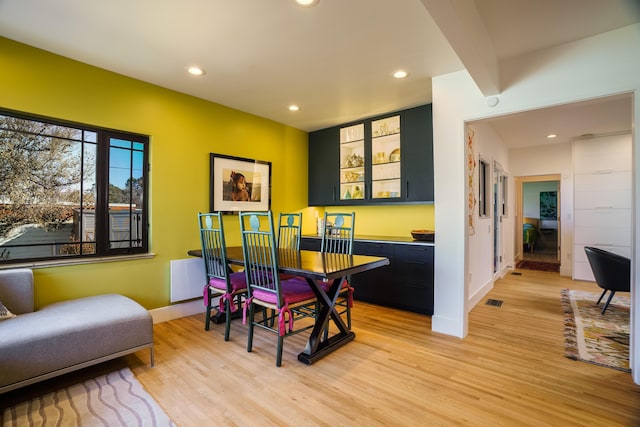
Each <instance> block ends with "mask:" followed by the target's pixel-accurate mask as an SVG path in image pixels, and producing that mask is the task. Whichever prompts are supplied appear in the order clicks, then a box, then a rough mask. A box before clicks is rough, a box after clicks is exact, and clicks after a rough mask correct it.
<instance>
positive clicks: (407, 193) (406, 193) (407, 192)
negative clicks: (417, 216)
mask: <svg viewBox="0 0 640 427" xmlns="http://www.w3.org/2000/svg"><path fill="white" fill-rule="evenodd" d="M405 188H406V191H405V197H409V181H407V182H406V185H405Z"/></svg>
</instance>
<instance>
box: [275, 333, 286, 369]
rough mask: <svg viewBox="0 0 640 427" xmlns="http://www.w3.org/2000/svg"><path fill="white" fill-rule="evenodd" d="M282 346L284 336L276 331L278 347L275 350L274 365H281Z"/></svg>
mask: <svg viewBox="0 0 640 427" xmlns="http://www.w3.org/2000/svg"><path fill="white" fill-rule="evenodd" d="M282 347H284V337H283V336H281V335H280V334H279V333H278V349H277V350H276V366H281V365H282Z"/></svg>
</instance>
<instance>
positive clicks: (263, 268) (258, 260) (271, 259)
mask: <svg viewBox="0 0 640 427" xmlns="http://www.w3.org/2000/svg"><path fill="white" fill-rule="evenodd" d="M239 217H240V232H241V234H242V250H243V253H244V266H245V273H246V276H247V288H248V289H249V295H250V296H251V295H252V292H253V291H254V290H255V289H262V290H264V291H267V292H272V293H275V294H276V295H277V298H278V301H279V302H280V303H282V296H281V292H280V283H279V277H278V257H277V256H276V239H275V234H274V226H273V217H272V214H271V211H269V212H241V213H240V214H239ZM261 228H262V229H261Z"/></svg>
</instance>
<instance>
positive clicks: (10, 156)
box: [0, 111, 148, 263]
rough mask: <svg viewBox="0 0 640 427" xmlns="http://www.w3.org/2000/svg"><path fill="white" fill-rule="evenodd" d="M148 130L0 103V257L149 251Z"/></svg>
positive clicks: (2, 259) (19, 259)
mask: <svg viewBox="0 0 640 427" xmlns="http://www.w3.org/2000/svg"><path fill="white" fill-rule="evenodd" d="M147 153H148V137H146V136H140V135H134V134H128V133H123V132H115V131H110V130H103V129H98V128H94V127H90V126H85V125H77V124H68V123H62V122H56V121H53V120H48V119H41V118H34V117H29V116H27V115H23V114H16V113H13V112H6V111H0V262H1V263H11V262H24V261H37V260H45V259H55V258H67V257H91V256H107V255H116V254H127V253H139V252H146V251H147V218H148V214H147V203H146V200H147V190H146V181H147V177H146V170H147V169H148V168H146V167H145V165H146V164H147V163H148V161H147Z"/></svg>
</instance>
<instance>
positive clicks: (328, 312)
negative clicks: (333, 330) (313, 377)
mask: <svg viewBox="0 0 640 427" xmlns="http://www.w3.org/2000/svg"><path fill="white" fill-rule="evenodd" d="M343 281H344V277H343V278H340V279H335V280H334V281H333V283H332V284H331V287H330V288H329V292H328V293H327V292H325V291H324V289H322V286H320V285H319V284H317V283H316V282H315V281H313V280H311V279H307V282H308V283H309V286H311V289H313V292H314V293H315V294H316V297H317V298H318V302H319V303H320V311H319V313H318V314H317V317H316V323H315V324H314V325H313V330H312V331H311V335H310V336H309V341H307V345H306V347H305V349H304V350H303V351H302V353H300V354H298V360H299V361H301V362H303V363H306V364H307V365H310V364H312V363H313V362H315V361H316V360H318V359H321V358H322V357H324V356H326V355H327V354H329V353H331V352H332V351H334V350H336V349H338V348H340V347H342V346H343V345H345V344H346V343H348V342H349V341H353V339H354V338H355V337H356V334H355V333H353V332H352V331H350V330H349V329H348V328H347V325H346V324H345V323H344V321H343V320H342V317H340V314H339V313H338V311H337V310H336V308H335V303H336V300H337V299H338V294H339V293H340V288H341V286H342V283H343ZM329 319H331V320H333V322H334V323H335V324H336V326H337V327H338V333H337V334H335V335H332V336H330V337H328V338H327V339H326V340H325V339H323V335H324V334H323V332H324V330H325V328H327V327H328V326H329Z"/></svg>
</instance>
